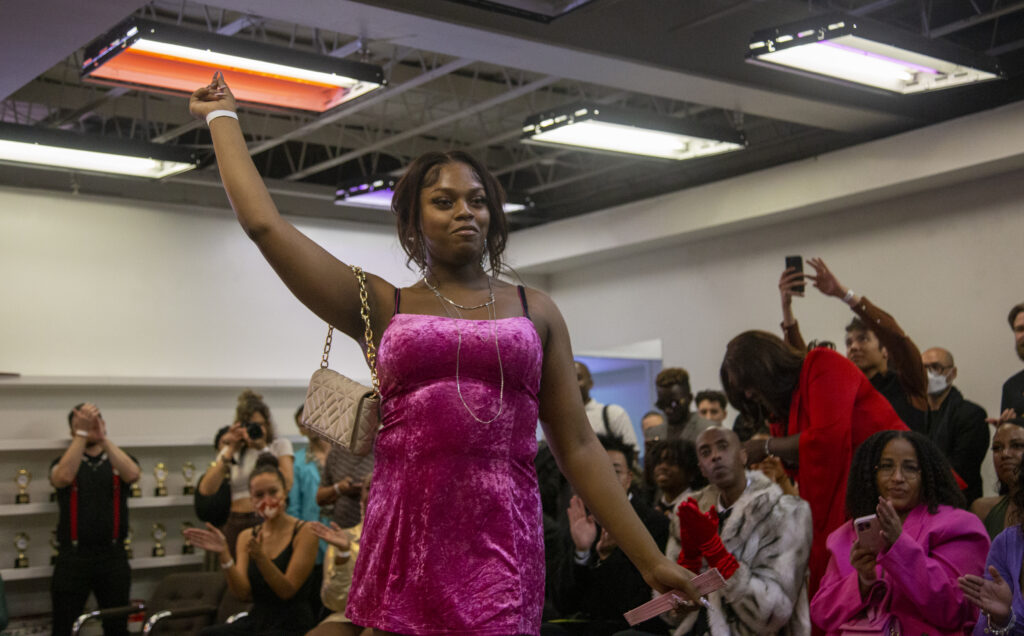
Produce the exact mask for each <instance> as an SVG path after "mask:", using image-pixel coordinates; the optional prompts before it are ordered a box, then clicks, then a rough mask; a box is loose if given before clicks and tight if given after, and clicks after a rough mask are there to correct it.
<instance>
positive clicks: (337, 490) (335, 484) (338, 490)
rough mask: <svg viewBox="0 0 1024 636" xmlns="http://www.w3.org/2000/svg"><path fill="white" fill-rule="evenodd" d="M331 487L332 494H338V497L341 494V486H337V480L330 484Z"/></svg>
mask: <svg viewBox="0 0 1024 636" xmlns="http://www.w3.org/2000/svg"><path fill="white" fill-rule="evenodd" d="M331 488H333V489H334V494H336V495H338V496H339V497H340V496H341V488H338V482H334V483H333V484H331Z"/></svg>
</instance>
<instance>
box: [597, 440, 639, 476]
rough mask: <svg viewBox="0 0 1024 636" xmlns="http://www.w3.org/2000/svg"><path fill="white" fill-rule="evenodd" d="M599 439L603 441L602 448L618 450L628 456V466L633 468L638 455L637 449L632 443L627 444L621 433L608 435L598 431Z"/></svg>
mask: <svg viewBox="0 0 1024 636" xmlns="http://www.w3.org/2000/svg"><path fill="white" fill-rule="evenodd" d="M597 441H599V442H601V446H602V448H604V449H605V450H606V451H618V452H620V453H622V456H623V457H625V458H626V468H632V466H633V459H634V458H635V457H636V449H635V448H633V445H632V444H627V443H626V440H624V439H622V436H621V435H606V434H604V433H598V435H597Z"/></svg>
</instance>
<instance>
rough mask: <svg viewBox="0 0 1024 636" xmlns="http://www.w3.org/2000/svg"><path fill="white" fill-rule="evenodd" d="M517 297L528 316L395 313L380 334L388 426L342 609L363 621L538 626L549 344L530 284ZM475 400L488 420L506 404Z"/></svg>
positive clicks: (496, 631) (401, 626)
mask: <svg viewBox="0 0 1024 636" xmlns="http://www.w3.org/2000/svg"><path fill="white" fill-rule="evenodd" d="M520 298H521V299H522V300H523V309H524V314H526V315H524V316H519V317H513V318H504V319H499V320H494V321H490V320H465V319H453V318H446V317H441V316H429V315H421V314H402V313H396V314H395V316H394V317H393V318H392V319H391V322H390V324H389V325H388V327H387V329H386V330H385V332H384V334H383V335H382V337H381V343H380V348H379V351H378V358H377V372H378V375H379V378H380V390H381V421H382V428H381V430H380V432H379V434H378V436H377V442H376V446H375V447H374V452H375V455H376V458H375V462H376V463H375V467H374V477H373V486H372V487H371V489H370V498H369V502H368V503H367V509H366V518H365V521H364V526H363V536H362V540H361V543H360V550H359V558H358V559H357V560H356V564H355V573H354V579H353V583H352V591H351V593H350V596H349V599H348V607H347V609H346V611H345V614H346V616H347V617H348V618H349V620H351V621H352V622H354V623H355V624H357V625H362V626H364V627H374V628H376V629H381V630H385V631H390V632H396V633H399V634H473V635H480V636H485V635H486V636H491V635H493V636H510V635H517V634H538V633H539V631H540V623H541V610H542V608H543V602H544V543H543V536H542V530H541V510H540V496H539V491H538V487H537V475H536V471H535V470H534V467H533V458H534V455H535V454H536V452H537V442H536V433H535V431H536V425H537V410H538V402H537V392H538V390H539V389H540V375H541V362H542V359H543V351H542V348H541V343H540V338H539V336H538V335H537V331H536V329H535V328H534V326H533V322H532V321H531V320H530V319H529V315H528V312H527V307H526V301H525V295H524V294H523V292H522V291H521V290H520ZM398 301H399V298H398V297H397V295H396V312H397V311H398V309H397V308H398ZM492 329H493V330H494V332H496V333H497V341H498V349H499V350H500V354H501V366H500V369H499V364H498V351H496V348H495V336H494V332H492ZM460 332H461V340H462V345H461V355H459V353H458V350H459V334H460ZM457 356H458V360H459V372H458V378H459V385H460V386H461V389H462V391H461V392H462V396H461V398H460V396H459V391H458V388H457V386H456V371H455V367H456V358H457ZM502 377H504V389H502ZM502 393H503V395H502ZM499 396H500V398H499ZM463 401H465V405H464V404H463ZM466 405H468V406H469V408H470V409H472V412H473V414H475V415H476V418H479V419H480V420H483V421H485V422H486V421H488V420H490V419H491V418H493V417H494V416H495V414H497V413H498V409H499V405H501V413H500V415H499V416H498V417H497V418H496V419H495V420H494V421H493V422H490V423H488V424H483V423H481V422H479V421H477V419H475V418H474V417H473V415H471V414H470V413H469V411H468V410H467V408H466Z"/></svg>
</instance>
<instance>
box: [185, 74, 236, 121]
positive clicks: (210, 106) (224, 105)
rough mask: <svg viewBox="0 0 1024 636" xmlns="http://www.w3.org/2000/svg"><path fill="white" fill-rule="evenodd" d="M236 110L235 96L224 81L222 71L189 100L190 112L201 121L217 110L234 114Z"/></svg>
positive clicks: (214, 75)
mask: <svg viewBox="0 0 1024 636" xmlns="http://www.w3.org/2000/svg"><path fill="white" fill-rule="evenodd" d="M236 108H237V104H235V96H234V95H232V94H231V89H230V88H228V85H227V83H226V82H225V81H224V74H223V73H221V72H220V71H217V72H216V73H214V74H213V79H212V80H210V83H209V84H207V85H206V86H204V87H202V88H200V89H197V90H196V91H195V92H194V93H192V97H190V98H189V100H188V111H189V112H190V113H192V116H193V117H197V118H199V119H205V118H206V116H207V115H209V114H210V113H212V112H213V111H215V110H230V111H231V112H234V111H235V109H236Z"/></svg>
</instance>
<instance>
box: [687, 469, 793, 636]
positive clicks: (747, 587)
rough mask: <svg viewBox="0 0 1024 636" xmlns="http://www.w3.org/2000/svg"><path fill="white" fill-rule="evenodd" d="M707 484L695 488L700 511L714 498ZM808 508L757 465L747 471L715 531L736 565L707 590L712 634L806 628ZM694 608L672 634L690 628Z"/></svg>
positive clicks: (755, 634) (756, 635)
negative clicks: (743, 487) (756, 468)
mask: <svg viewBox="0 0 1024 636" xmlns="http://www.w3.org/2000/svg"><path fill="white" fill-rule="evenodd" d="M718 496H719V490H718V488H716V487H715V486H713V485H711V486H708V487H706V488H704V489H703V490H701V491H700V492H699V493H698V497H697V503H698V504H699V505H700V509H701V510H702V511H707V510H709V509H710V508H711V507H712V506H714V505H716V504H717V502H718ZM811 532H812V526H811V509H810V506H808V505H807V502H805V501H804V500H803V499H800V498H798V497H793V496H790V495H784V494H782V490H781V489H780V488H779V487H778V486H777V485H776V484H774V483H772V482H771V481H770V480H769V479H768V478H767V477H765V476H764V474H763V473H761V472H760V471H749V472H747V489H746V490H745V491H743V494H742V495H741V496H740V498H739V499H738V500H737V501H736V503H734V504H733V506H732V510H731V512H730V514H729V516H728V518H726V520H725V521H724V522H723V524H722V527H721V531H720V535H721V537H722V542H723V543H724V544H725V548H726V549H727V550H728V551H729V552H730V553H732V555H733V556H735V557H736V560H737V561H738V562H739V565H740V567H739V569H738V570H736V572H735V573H734V574H733V575H732V577H731V578H730V579H729V581H728V582H727V583H726V586H725V587H724V588H722V589H721V590H718V591H717V592H713V593H711V594H709V595H708V597H707V598H708V601H709V602H710V603H711V606H712V607H713V608H714V611H713V612H710V613H708V623H709V625H710V627H711V634H712V636H729V635H732V634H736V635H744V636H746V635H749V636H763V635H766V634H782V635H785V636H807V635H808V634H810V632H811V626H810V625H811V624H810V618H809V614H808V607H807V559H808V556H809V554H810V549H811ZM696 620H697V612H693V613H691V614H689V615H687V616H686V617H685V618H684V619H683V622H682V623H681V624H680V625H679V626H678V627H677V628H676V630H675V632H673V633H674V634H675V636H682V635H684V634H688V633H690V630H691V629H692V628H693V625H694V623H695V622H696Z"/></svg>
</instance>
